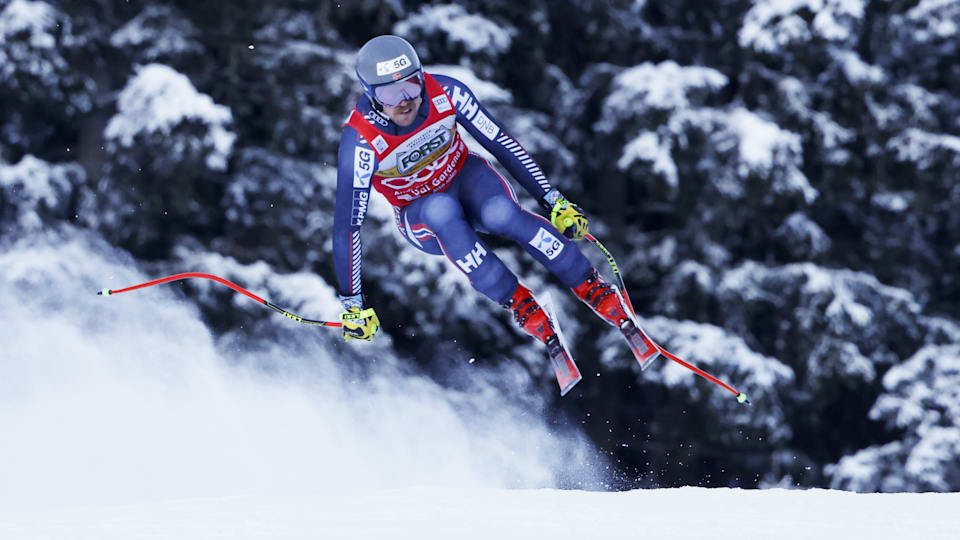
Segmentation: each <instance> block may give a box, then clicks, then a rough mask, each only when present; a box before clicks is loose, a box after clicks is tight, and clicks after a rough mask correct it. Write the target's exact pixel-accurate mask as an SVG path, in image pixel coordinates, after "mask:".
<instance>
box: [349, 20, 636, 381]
mask: <svg viewBox="0 0 960 540" xmlns="http://www.w3.org/2000/svg"><path fill="white" fill-rule="evenodd" d="M356 71H357V77H358V78H359V79H360V83H361V84H362V85H363V88H364V95H362V96H361V97H360V98H359V99H358V100H357V103H356V106H355V108H354V109H353V111H352V112H351V113H350V116H349V117H348V118H347V120H346V122H345V123H344V128H343V134H342V136H341V139H340V147H339V151H338V176H337V200H336V210H335V216H334V232H333V254H334V261H335V267H336V274H337V279H338V284H339V289H340V290H339V293H340V300H341V302H342V304H343V308H344V312H343V313H342V314H341V316H340V318H341V320H342V321H343V336H344V338H345V339H346V340H347V341H349V340H351V339H363V340H370V339H372V338H373V336H374V335H375V334H376V333H377V330H378V328H379V326H380V323H379V320H378V319H377V315H376V313H375V312H374V310H373V308H372V307H367V306H365V304H364V298H363V294H362V291H361V240H360V225H361V223H362V222H363V218H364V214H365V213H366V209H367V203H368V198H369V195H370V188H371V187H373V188H374V189H376V190H377V191H378V192H380V194H382V195H383V196H384V197H386V199H387V201H389V202H390V204H391V205H393V209H394V215H395V218H396V223H397V227H398V228H399V230H400V233H401V234H402V235H403V236H404V238H406V239H407V241H408V242H410V243H411V244H413V246H415V247H416V248H417V249H419V250H421V251H423V252H425V253H429V254H431V255H445V256H446V257H447V258H448V259H449V260H450V262H451V263H452V264H454V265H455V266H456V267H457V268H458V269H459V270H460V271H461V272H463V273H464V274H466V276H467V277H468V278H469V280H470V283H471V284H472V285H473V287H474V288H475V289H476V290H477V291H479V292H480V293H482V294H483V295H485V296H487V297H488V298H490V299H491V300H493V301H494V302H496V303H498V304H500V305H502V306H504V307H505V308H508V309H510V310H512V311H513V315H514V318H515V319H516V321H517V323H518V324H519V326H520V328H522V329H523V330H524V332H526V333H527V334H529V335H530V336H532V337H534V338H536V339H537V340H539V341H541V342H543V343H544V344H545V345H546V347H547V350H548V353H549V355H550V358H551V361H552V362H553V364H554V367H555V369H556V370H557V377H558V381H559V383H560V387H561V392H562V393H566V391H568V390H569V389H570V387H572V386H573V385H574V384H576V382H577V381H578V380H579V379H580V374H579V372H578V371H577V369H576V365H575V364H574V363H573V361H572V360H571V359H570V357H569V354H568V353H567V351H566V350H564V348H563V345H562V344H561V342H560V340H559V339H558V336H557V333H556V329H555V328H554V325H553V324H552V321H551V320H550V318H549V317H548V316H547V314H546V313H544V310H543V309H542V308H541V306H540V305H539V304H538V303H537V301H536V299H535V298H534V297H533V295H532V294H531V292H530V289H528V288H526V287H524V286H523V285H522V284H521V283H519V281H518V280H517V277H516V275H514V274H513V273H512V272H511V271H510V270H509V269H507V267H506V266H504V264H503V262H502V261H501V260H500V259H499V258H498V257H497V256H496V255H495V254H494V253H493V252H492V251H490V250H489V249H488V248H487V246H486V244H485V243H484V241H483V240H482V239H481V238H480V236H479V235H478V233H479V232H482V233H489V234H497V235H501V236H505V237H507V238H510V239H512V240H514V241H516V242H517V243H518V244H520V245H521V246H522V247H523V248H524V249H526V251H527V252H528V253H529V254H530V255H531V256H532V257H533V258H535V259H536V260H537V261H539V262H540V263H541V264H542V265H544V266H545V267H546V268H547V269H548V270H550V271H551V272H552V273H553V274H554V275H555V276H556V277H557V278H558V279H559V280H560V281H561V282H562V283H563V284H564V285H566V286H567V287H570V288H571V289H572V290H573V293H574V294H575V295H576V296H577V298H579V299H580V300H582V301H583V302H585V303H586V304H587V305H588V306H590V308H591V309H593V311H594V312H595V313H596V314H597V315H599V316H600V317H602V318H603V319H604V320H606V321H607V322H608V323H610V324H611V325H613V326H616V327H618V328H620V329H621V330H622V331H623V332H624V335H625V336H626V337H627V338H628V343H630V342H631V341H636V340H631V339H630V338H631V334H636V333H638V332H639V329H637V328H636V326H635V324H634V323H633V322H632V319H631V317H630V315H628V311H627V309H626V307H625V306H624V303H623V301H622V299H621V297H620V295H618V294H617V292H616V290H615V288H614V287H613V286H611V285H610V284H608V283H606V282H604V280H603V279H602V278H601V277H600V275H599V273H598V272H597V270H596V269H594V268H593V267H592V266H591V264H590V263H589V262H588V260H587V259H586V257H584V256H583V254H582V253H581V252H580V250H579V249H578V247H577V245H576V244H575V243H574V240H579V239H581V238H583V237H584V235H586V234H587V218H586V216H584V214H583V212H582V211H581V209H580V208H579V207H577V206H576V205H575V204H573V203H571V202H570V201H568V200H567V199H565V198H564V197H563V195H562V194H561V193H560V192H559V191H557V190H556V189H554V188H552V187H551V186H550V184H549V182H547V179H546V177H545V176H544V174H543V171H541V169H540V167H539V166H537V164H536V163H535V162H534V160H533V158H531V157H530V155H529V154H527V152H526V151H524V149H523V147H521V146H520V144H519V143H518V142H517V141H516V140H515V139H514V138H513V137H511V136H510V134H508V133H507V132H506V131H504V130H503V128H502V127H501V126H500V123H499V122H497V120H496V119H495V118H494V117H493V116H492V115H491V114H490V113H489V112H488V111H487V110H486V109H485V108H484V107H483V105H481V104H480V102H479V101H478V100H477V98H476V97H475V96H474V94H473V92H471V91H470V89H469V88H467V86H466V85H464V84H463V83H462V82H460V81H458V80H456V79H454V78H452V77H447V76H444V75H439V74H436V75H431V74H429V73H426V72H424V71H423V68H422V67H421V65H420V60H419V58H418V57H417V53H416V51H415V50H414V49H413V47H412V46H411V45H410V44H409V43H408V42H407V41H406V40H404V39H402V38H400V37H397V36H390V35H386V36H379V37H376V38H373V39H371V40H370V41H368V42H367V43H366V44H365V45H364V46H363V47H362V48H361V49H360V52H359V54H358V56H357V63H356ZM458 124H459V126H462V127H463V128H464V129H466V130H467V132H468V133H470V135H472V136H473V138H474V139H476V140H477V141H478V142H479V143H480V144H481V145H482V146H483V147H484V148H485V149H486V150H487V151H488V152H489V153H490V154H492V155H493V156H495V157H496V158H497V160H498V161H499V162H500V163H501V164H502V165H503V167H504V168H506V170H507V171H508V172H509V173H510V174H511V175H512V176H513V177H514V178H515V179H516V180H517V181H518V182H519V183H520V184H521V185H522V186H523V187H524V189H526V190H527V191H528V192H529V193H530V194H531V195H532V196H533V197H534V198H535V199H537V200H538V201H540V202H541V203H542V204H543V206H544V207H545V208H546V209H548V210H549V211H550V221H547V220H546V219H544V218H542V217H540V216H538V215H536V214H533V213H530V212H528V211H526V210H524V209H523V208H521V207H520V205H519V204H518V202H517V197H516V194H515V193H514V191H513V188H512V187H511V185H510V183H509V182H508V181H507V180H506V179H504V178H503V177H502V176H501V175H500V174H499V173H498V172H497V171H496V170H495V169H494V168H493V167H492V166H491V165H490V163H488V162H487V161H486V160H485V159H483V158H481V157H480V156H478V155H476V154H473V153H471V152H470V150H469V149H468V148H467V145H466V143H465V142H464V140H463V139H462V138H461V136H460V133H459V131H458ZM639 333H641V334H642V332H639ZM631 348H633V349H634V352H635V354H639V352H638V351H637V350H636V347H635V345H634V344H633V343H631ZM652 350H653V349H651V351H652ZM648 356H649V355H648ZM638 359H639V356H638Z"/></svg>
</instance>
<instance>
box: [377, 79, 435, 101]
mask: <svg viewBox="0 0 960 540" xmlns="http://www.w3.org/2000/svg"><path fill="white" fill-rule="evenodd" d="M422 88H423V86H422V85H421V84H420V77H419V75H418V74H416V73H414V74H413V75H411V76H409V77H407V78H406V79H403V80H402V81H397V82H395V83H390V84H385V85H383V86H377V87H375V88H374V89H373V95H374V96H375V97H376V98H377V101H379V102H380V103H382V104H383V105H386V106H387V107H396V106H397V105H399V104H401V103H403V102H404V101H408V100H411V99H416V98H417V97H419V96H420V92H421V90H422Z"/></svg>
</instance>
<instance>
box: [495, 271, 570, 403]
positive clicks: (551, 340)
mask: <svg viewBox="0 0 960 540" xmlns="http://www.w3.org/2000/svg"><path fill="white" fill-rule="evenodd" d="M503 307H505V308H507V309H510V310H512V311H513V318H514V319H515V320H516V321H517V324H518V325H519V326H520V328H522V329H523V331H524V332H526V333H527V334H529V335H531V336H532V337H534V338H536V339H538V340H539V341H541V342H542V343H543V344H544V345H546V346H547V354H548V355H549V357H550V363H551V364H553V370H554V372H555V373H556V375H557V383H558V384H559V385H560V395H561V396H563V395H564V394H566V393H567V392H569V391H570V389H571V388H573V386H574V385H575V384H577V383H578V382H580V379H581V378H582V377H581V375H580V370H579V369H578V368H577V364H576V363H575V362H574V361H573V357H571V356H570V353H569V352H568V351H567V349H566V348H565V347H564V346H563V343H562V342H561V341H560V337H559V336H558V335H557V333H556V331H555V330H554V326H553V323H552V322H551V320H550V317H549V316H548V315H547V313H546V312H545V311H544V310H543V308H541V307H540V304H538V303H537V301H536V300H535V299H534V298H533V293H531V292H530V289H528V288H526V287H524V286H523V285H520V284H517V290H516V291H514V293H513V296H511V297H510V299H509V300H507V301H506V302H505V303H504V304H503Z"/></svg>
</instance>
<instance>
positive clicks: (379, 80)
mask: <svg viewBox="0 0 960 540" xmlns="http://www.w3.org/2000/svg"><path fill="white" fill-rule="evenodd" d="M356 68H357V78H358V79H360V84H361V85H363V91H364V93H365V94H366V95H367V97H368V98H370V102H371V103H373V104H374V105H375V106H377V108H380V107H382V103H380V100H378V99H377V96H376V94H375V92H374V89H375V88H376V87H378V86H383V85H386V84H392V83H395V82H397V81H399V80H402V79H406V78H407V77H409V76H410V75H414V74H417V75H419V77H420V80H421V81H422V80H423V66H421V65H420V58H419V57H418V56H417V51H416V50H414V48H413V45H410V43H408V42H407V40H405V39H403V38H402V37H399V36H391V35H386V36H377V37H375V38H373V39H371V40H370V41H368V42H366V43H364V44H363V47H360V52H359V53H357V65H356Z"/></svg>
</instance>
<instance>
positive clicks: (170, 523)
mask: <svg viewBox="0 0 960 540" xmlns="http://www.w3.org/2000/svg"><path fill="white" fill-rule="evenodd" d="M957 508H960V493H949V494H942V493H940V494H857V493H851V492H842V491H827V490H810V491H791V490H783V489H771V490H754V491H745V490H739V489H705V488H680V489H656V490H641V491H630V492H622V493H602V492H587V491H562V490H553V489H543V490H504V489H482V488H478V489H474V488H464V489H457V488H426V487H424V488H405V489H395V490H378V491H350V490H344V491H341V492H336V493H328V494H323V495H311V496H298V497H229V498H209V499H185V500H176V501H168V502H159V503H151V504H135V505H124V506H88V507H69V508H63V507H61V508H47V509H32V510H28V509H19V510H10V509H6V510H0V537H2V538H16V539H20V540H30V539H40V538H42V539H49V538H65V539H66V538H69V539H71V540H112V539H117V540H121V539H122V540H136V539H141V538H143V539H146V538H151V539H153V538H177V539H179V540H208V539H209V540H212V539H230V540H248V539H249V540H253V539H258V540H294V539H303V540H315V539H317V538H324V539H337V538H344V539H351V540H364V539H370V540H374V539H376V540H380V539H383V538H396V539H403V538H410V539H417V540H426V539H434V538H435V539H450V538H458V539H473V538H476V539H483V540H487V539H494V538H496V539H506V538H524V539H527V538H545V539H549V540H563V539H572V540H587V539H594V538H597V539H604V540H611V539H619V538H624V539H627V538H630V539H637V538H670V539H672V540H679V539H685V538H689V539H697V540H704V539H710V538H735V539H744V540H754V539H777V540H791V539H797V540H801V539H802V540H808V539H811V538H818V539H833V538H837V539H843V540H856V539H864V540H883V539H890V540H905V539H914V538H916V539H923V540H948V539H955V538H957V530H958V527H960V513H958V512H957Z"/></svg>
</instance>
